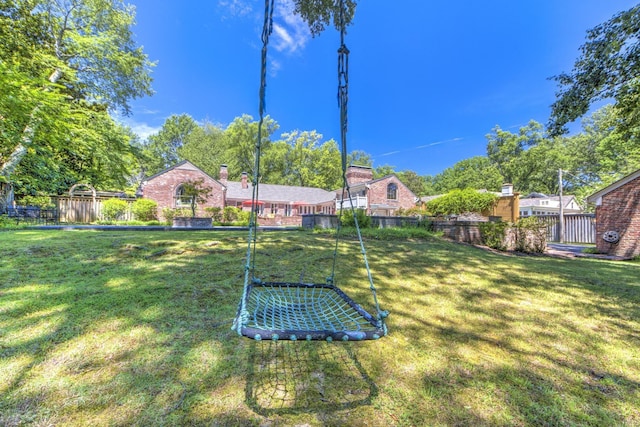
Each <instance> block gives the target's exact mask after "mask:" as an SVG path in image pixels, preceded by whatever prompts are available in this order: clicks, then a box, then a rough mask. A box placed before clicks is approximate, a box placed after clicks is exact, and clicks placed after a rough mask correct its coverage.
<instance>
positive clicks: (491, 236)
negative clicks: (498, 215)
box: [479, 221, 509, 251]
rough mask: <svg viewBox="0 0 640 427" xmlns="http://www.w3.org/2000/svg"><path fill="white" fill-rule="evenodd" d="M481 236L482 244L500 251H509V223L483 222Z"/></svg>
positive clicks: (480, 225)
mask: <svg viewBox="0 0 640 427" xmlns="http://www.w3.org/2000/svg"><path fill="white" fill-rule="evenodd" d="M479 228H480V236H481V237H482V242H483V243H484V244H485V245H487V246H489V247H490V248H493V249H497V250H499V251H506V250H507V243H506V237H507V229H508V228H509V223H508V222H502V221H500V222H482V223H480V224H479Z"/></svg>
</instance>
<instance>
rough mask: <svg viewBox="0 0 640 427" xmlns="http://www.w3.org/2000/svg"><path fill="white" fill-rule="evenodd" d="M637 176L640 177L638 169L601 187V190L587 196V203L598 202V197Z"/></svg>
mask: <svg viewBox="0 0 640 427" xmlns="http://www.w3.org/2000/svg"><path fill="white" fill-rule="evenodd" d="M638 177H640V169H638V170H637V171H635V172H633V173H631V174H629V175H627V176H625V177H624V178H622V179H619V180H618V181H616V182H614V183H613V184H611V185H609V186H607V187H605V188H603V189H602V190H600V191H597V192H595V193H593V194H592V195H590V196H589V197H587V202H589V203H598V199H600V198H601V197H603V196H606V195H607V194H609V193H611V192H612V191H614V190H617V189H618V188H620V187H622V186H623V185H625V184H627V183H629V182H631V181H633V180H634V179H636V178H638Z"/></svg>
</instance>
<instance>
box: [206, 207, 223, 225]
mask: <svg viewBox="0 0 640 427" xmlns="http://www.w3.org/2000/svg"><path fill="white" fill-rule="evenodd" d="M204 211H205V213H206V214H207V215H208V216H210V217H211V220H212V221H213V222H222V208H219V207H208V208H204Z"/></svg>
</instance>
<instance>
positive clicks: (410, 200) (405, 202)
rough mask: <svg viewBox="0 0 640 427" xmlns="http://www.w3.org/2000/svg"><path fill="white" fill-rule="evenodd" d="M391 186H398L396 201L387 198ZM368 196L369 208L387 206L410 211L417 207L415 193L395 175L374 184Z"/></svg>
mask: <svg viewBox="0 0 640 427" xmlns="http://www.w3.org/2000/svg"><path fill="white" fill-rule="evenodd" d="M389 184H395V185H396V188H397V191H396V199H395V200H393V199H388V198H387V188H388V186H389ZM367 195H368V196H369V206H371V205H386V206H389V207H393V208H394V209H398V208H403V209H410V208H413V207H415V206H416V201H415V195H414V194H413V192H412V191H411V190H409V189H408V188H407V187H406V186H405V185H404V184H403V183H402V182H401V181H400V180H399V179H398V178H396V177H395V176H393V175H392V176H389V177H388V178H386V179H381V180H379V181H375V182H372V183H371V185H370V187H369V191H368V193H367Z"/></svg>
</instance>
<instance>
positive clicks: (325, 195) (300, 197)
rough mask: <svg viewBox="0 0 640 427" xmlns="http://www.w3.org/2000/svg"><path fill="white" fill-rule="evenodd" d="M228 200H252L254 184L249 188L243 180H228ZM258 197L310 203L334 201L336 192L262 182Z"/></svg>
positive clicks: (278, 201) (272, 201) (278, 200)
mask: <svg viewBox="0 0 640 427" xmlns="http://www.w3.org/2000/svg"><path fill="white" fill-rule="evenodd" d="M226 185H227V200H229V199H235V200H243V201H244V200H251V197H252V196H253V185H251V183H249V185H248V187H247V188H242V183H241V182H234V181H228V182H227V183H226ZM258 192H259V194H258V198H259V200H260V201H263V202H271V203H293V202H304V203H308V204H310V205H318V204H321V203H328V202H333V201H334V200H335V199H336V193H335V192H332V191H327V190H323V189H321V188H311V187H297V186H290V185H276V184H260V186H259V188H258Z"/></svg>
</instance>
